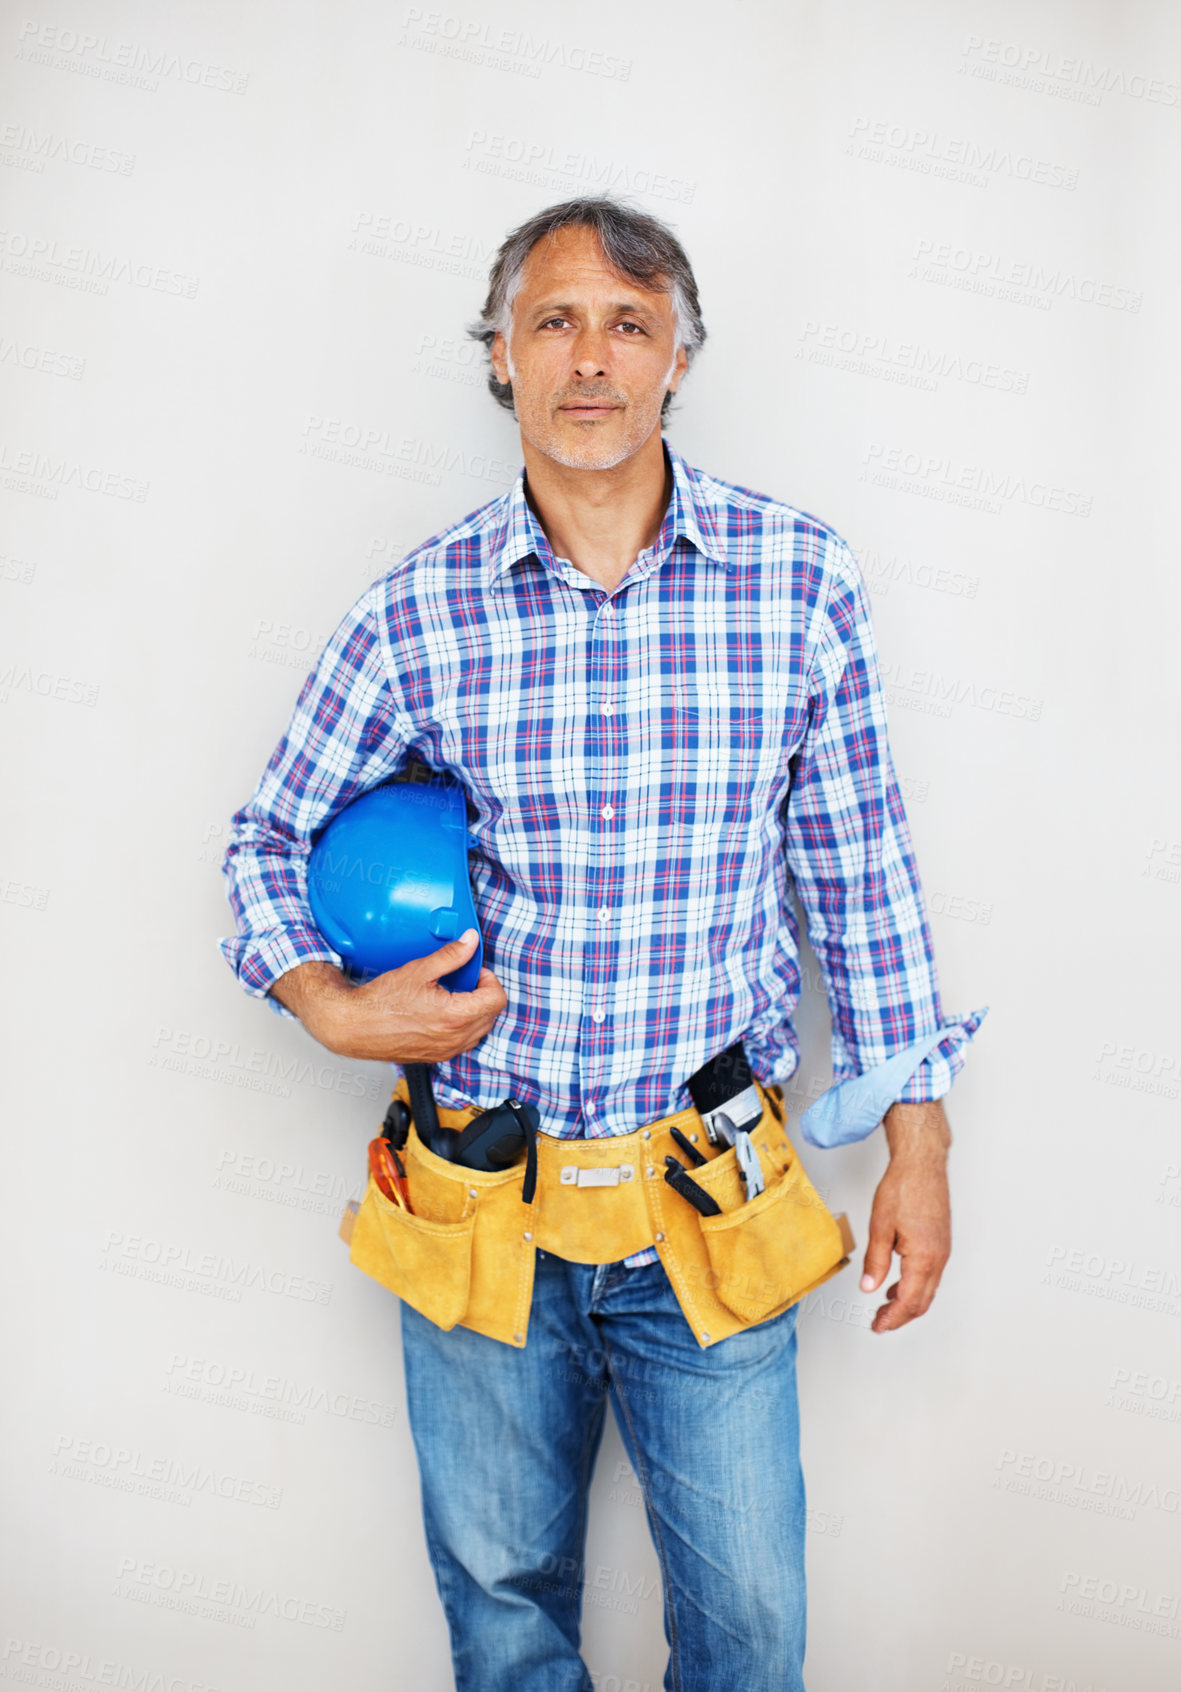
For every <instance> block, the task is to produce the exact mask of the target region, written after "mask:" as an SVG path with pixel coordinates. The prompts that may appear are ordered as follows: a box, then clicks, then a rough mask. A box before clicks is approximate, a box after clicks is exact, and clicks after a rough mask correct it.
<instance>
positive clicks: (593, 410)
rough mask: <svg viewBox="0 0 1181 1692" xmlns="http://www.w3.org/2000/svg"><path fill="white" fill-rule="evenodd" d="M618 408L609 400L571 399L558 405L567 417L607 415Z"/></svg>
mask: <svg viewBox="0 0 1181 1692" xmlns="http://www.w3.org/2000/svg"><path fill="white" fill-rule="evenodd" d="M619 409H620V407H619V406H618V405H616V404H615V403H614V402H613V401H611V400H571V401H569V402H568V403H567V404H566V405H560V406H559V407H558V410H559V411H561V412H564V413H565V415H566V416H567V417H607V416H609V415H610V413H611V412H613V411H618V410H619Z"/></svg>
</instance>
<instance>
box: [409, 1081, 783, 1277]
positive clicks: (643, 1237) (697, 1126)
mask: <svg viewBox="0 0 1181 1692" xmlns="http://www.w3.org/2000/svg"><path fill="white" fill-rule="evenodd" d="M395 1096H397V1097H399V1098H404V1099H407V1100H408V1098H409V1095H408V1093H407V1091H406V1086H405V1082H404V1081H403V1079H402V1078H401V1077H399V1079H398V1082H397V1085H396V1088H395ZM481 1108H482V1107H480V1106H477V1105H472V1106H469V1107H467V1108H465V1109H463V1110H449V1109H448V1108H447V1107H446V1106H444V1105H439V1106H437V1109H438V1115H439V1125H440V1127H442V1128H464V1127H466V1126H467V1124H468V1123H469V1122H470V1121H471V1119H472V1117H474V1116H478V1115H479V1112H480V1109H481ZM674 1128H678V1129H679V1130H680V1131H681V1133H683V1134H685V1135H687V1136H688V1137H689V1139H690V1141H691V1142H693V1143H695V1144H696V1145H697V1146H698V1147H699V1149H700V1150H701V1152H702V1153H703V1155H704V1156H705V1158H706V1159H707V1162H709V1161H712V1160H713V1158H714V1157H716V1156H719V1155H720V1154H721V1153H722V1152H724V1151H725V1150H726V1147H725V1146H723V1145H719V1146H716V1147H715V1146H711V1145H710V1143H709V1139H708V1137H707V1136H706V1135H705V1134H704V1133H703V1132H702V1122H701V1117H700V1116H699V1115H698V1112H697V1110H696V1109H695V1108H694V1107H693V1106H692V1105H690V1106H689V1107H688V1108H687V1109H685V1110H681V1111H677V1112H675V1113H674V1114H673V1115H672V1116H662V1117H659V1118H658V1119H657V1120H656V1121H655V1122H650V1123H648V1124H646V1126H644V1127H643V1128H636V1129H633V1131H632V1132H631V1133H630V1134H607V1135H602V1136H601V1137H599V1138H597V1139H581V1138H579V1139H559V1138H558V1137H557V1135H554V1134H544V1133H543V1134H538V1136H537V1187H536V1193H535V1195H534V1199H533V1220H532V1224H531V1228H532V1233H533V1237H534V1240H535V1241H536V1244H537V1247H538V1249H539V1250H540V1251H548V1252H552V1253H553V1255H554V1256H555V1257H564V1258H566V1259H568V1261H570V1262H572V1263H614V1262H616V1261H617V1260H618V1259H620V1258H623V1257H631V1256H632V1255H633V1254H634V1253H635V1252H637V1251H643V1250H644V1249H645V1247H647V1246H650V1245H655V1244H658V1243H659V1242H658V1240H657V1238H656V1234H657V1232H658V1230H656V1229H654V1227H653V1224H652V1220H651V1214H650V1207H649V1204H648V1202H647V1199H646V1198H645V1193H644V1188H645V1185H646V1183H648V1182H650V1181H656V1180H659V1181H661V1182H663V1180H664V1170H665V1163H664V1160H665V1157H666V1156H669V1155H672V1156H675V1157H680V1156H681V1155H682V1154H681V1150H680V1147H679V1146H678V1145H677V1142H676V1140H675V1139H674V1138H673V1135H672V1129H674ZM753 1138H754V1139H755V1141H756V1143H757V1141H758V1139H759V1135H758V1132H757V1131H756V1133H755V1134H754V1136H753ZM424 1155H425V1156H427V1157H428V1158H430V1157H431V1155H432V1154H431V1153H429V1152H425V1153H424ZM433 1161H437V1162H438V1164H439V1165H440V1173H442V1171H443V1170H446V1171H447V1172H448V1174H449V1175H450V1176H451V1177H452V1178H453V1179H455V1180H459V1181H462V1180H463V1179H464V1178H465V1176H466V1175H467V1174H468V1173H469V1172H468V1171H465V1170H464V1169H463V1168H462V1167H461V1166H460V1165H458V1164H447V1163H444V1162H443V1160H442V1159H438V1160H433ZM520 1179H521V1165H520V1164H519V1163H516V1164H513V1165H512V1166H511V1167H510V1168H508V1169H506V1170H503V1171H501V1172H499V1173H497V1174H496V1175H492V1176H489V1175H487V1174H483V1175H480V1176H479V1177H478V1180H479V1182H480V1183H481V1184H483V1185H487V1184H489V1183H493V1184H496V1185H499V1184H500V1183H501V1182H502V1181H506V1180H507V1181H519V1180H520ZM673 1202H674V1203H676V1204H685V1202H686V1201H685V1200H684V1199H681V1198H676V1197H674V1199H673ZM686 1208H688V1206H686Z"/></svg>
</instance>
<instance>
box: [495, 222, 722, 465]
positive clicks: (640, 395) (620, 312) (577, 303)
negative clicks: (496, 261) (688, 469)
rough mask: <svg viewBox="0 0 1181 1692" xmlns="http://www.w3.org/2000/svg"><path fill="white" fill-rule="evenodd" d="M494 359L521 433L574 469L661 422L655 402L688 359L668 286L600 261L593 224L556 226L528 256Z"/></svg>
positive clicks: (600, 461) (643, 436)
mask: <svg viewBox="0 0 1181 1692" xmlns="http://www.w3.org/2000/svg"><path fill="white" fill-rule="evenodd" d="M492 368H493V370H494V372H495V374H496V379H497V381H499V382H511V383H512V385H513V402H514V404H515V406H516V410H517V420H518V422H519V423H520V425H521V434H522V436H523V437H524V439H525V440H527V441H528V442H529V443H530V444H531V445H532V446H534V447H535V448H536V449H537V451H538V452H541V453H544V454H545V456H546V457H547V458H552V459H556V461H557V462H558V463H559V464H565V465H568V466H569V467H570V468H571V469H574V470H609V469H611V468H612V467H613V466H614V465H616V464H620V463H622V462H623V460H624V459H627V458H631V457H632V455H633V454H634V453H636V452H638V451H639V449H640V447H642V446H643V444H644V442H645V441H646V440H648V438H649V437H650V436H651V434H652V431H653V430H654V429H657V428H659V425H660V407H661V405H662V403H663V401H664V396H665V394H666V393H667V392H668V391H669V389H670V388H671V389H673V390H674V391H675V390H676V388H677V387H678V385H679V383H680V380H681V377H682V376H683V375H684V373H685V371H686V369H687V368H688V360H687V358H686V357H685V350H684V348H683V347H679V346H678V345H677V343H676V335H675V332H674V318H673V302H672V295H671V294H667V293H655V292H652V291H650V290H649V289H647V288H640V287H637V286H636V284H635V283H634V282H629V281H628V280H627V279H626V278H624V277H621V276H618V275H617V274H616V273H615V272H614V271H613V270H609V269H608V268H607V265H606V262H605V260H604V258H603V252H602V248H601V247H600V246H599V242H598V237H597V236H596V235H595V233H594V231H593V230H591V229H583V228H572V229H559V230H558V231H557V232H556V233H555V234H554V235H553V236H552V237H547V238H546V239H545V240H542V241H539V242H538V243H537V245H536V246H535V247H534V249H533V251H532V252H531V253H530V254H529V257H528V259H527V260H526V261H525V269H524V274H523V276H522V281H521V288H520V291H519V293H518V294H517V297H516V299H515V300H514V301H513V318H512V331H511V337H510V339H509V342H508V344H507V345H506V343H505V337H504V336H503V335H501V334H498V335H497V336H496V337H495V339H494V340H493V343H492Z"/></svg>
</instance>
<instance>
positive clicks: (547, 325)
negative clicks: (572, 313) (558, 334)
mask: <svg viewBox="0 0 1181 1692" xmlns="http://www.w3.org/2000/svg"><path fill="white" fill-rule="evenodd" d="M566 321H567V319H566V318H564V317H547V318H546V320H545V322H544V323H543V324H542V325H541V327H542V328H543V329H552V328H553V326H554V325H555V324H558V325H559V326H561V325H562V324H563V323H565V322H566Z"/></svg>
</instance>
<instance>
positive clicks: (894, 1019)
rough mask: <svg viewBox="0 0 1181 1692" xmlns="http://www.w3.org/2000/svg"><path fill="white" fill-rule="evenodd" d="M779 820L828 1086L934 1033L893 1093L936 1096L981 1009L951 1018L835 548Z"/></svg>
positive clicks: (870, 671)
mask: <svg viewBox="0 0 1181 1692" xmlns="http://www.w3.org/2000/svg"><path fill="white" fill-rule="evenodd" d="M809 705H810V720H809V724H808V728H807V731H806V733H805V736H804V739H803V741H802V743H801V744H800V746H799V747H798V748H797V752H796V758H797V760H798V761H797V764H796V770H795V780H794V783H793V787H792V791H791V798H790V802H789V805H788V809H787V815H786V819H785V827H786V844H787V859H788V865H789V868H790V870H791V873H792V877H793V880H794V883H795V887H796V892H797V894H798V896H799V900H800V904H801V906H802V908H803V911H804V914H805V918H806V921H807V927H808V936H809V939H810V940H811V943H812V948H813V951H814V952H815V954H816V958H817V961H818V963H819V965H820V969H821V973H822V975H823V978H824V984H825V989H826V992H827V996H828V1002H829V1007H830V1010H831V1013H832V1062H833V1076H834V1081H835V1082H837V1083H840V1082H842V1081H846V1080H849V1079H851V1078H852V1077H854V1076H859V1075H864V1074H866V1073H867V1072H868V1071H870V1070H872V1069H874V1068H876V1067H877V1066H878V1065H880V1064H883V1063H885V1062H887V1061H888V1060H889V1059H891V1058H894V1057H897V1056H898V1055H899V1054H900V1053H902V1052H904V1051H905V1050H906V1049H907V1048H908V1047H911V1046H915V1045H916V1044H917V1043H918V1042H919V1041H920V1040H923V1039H924V1038H925V1037H928V1036H930V1035H932V1034H934V1033H936V1032H938V1031H940V1030H942V1031H943V1038H942V1039H941V1040H940V1042H939V1043H938V1045H936V1046H935V1048H934V1049H933V1050H932V1051H930V1053H929V1055H928V1056H926V1057H925V1058H923V1059H922V1061H920V1062H918V1064H917V1067H916V1068H915V1069H914V1071H913V1073H912V1074H911V1075H910V1078H909V1080H908V1081H906V1083H905V1085H904V1087H903V1089H902V1090H901V1091H900V1092H899V1093H898V1095H897V1097H898V1098H899V1099H900V1100H902V1101H904V1102H908V1103H919V1102H922V1101H925V1100H930V1099H938V1098H941V1097H942V1096H943V1094H944V1093H946V1092H947V1091H948V1089H949V1088H950V1086H951V1084H952V1081H953V1080H954V1079H955V1076H956V1074H957V1073H958V1072H959V1070H960V1069H961V1068H962V1066H963V1062H964V1049H965V1047H966V1046H967V1044H968V1042H969V1040H970V1039H971V1038H972V1035H973V1034H974V1033H975V1031H976V1028H977V1027H978V1026H979V1023H980V1020H981V1018H982V1015H983V1012H973V1013H972V1014H971V1015H970V1016H965V1017H962V1018H958V1019H948V1018H946V1017H945V1016H944V1014H943V1010H942V1006H941V1003H940V996H939V984H938V977H937V974H936V968H935V958H934V951H933V948H932V945H931V935H930V930H929V928H928V925H927V918H926V909H925V903H924V899H923V891H922V886H921V883H920V881H919V874H918V868H917V866H916V863H915V857H914V848H913V845H912V843H911V838H910V830H909V828H908V825H907V821H906V812H905V809H904V807H903V803H902V795H901V793H900V792H899V788H898V781H897V778H896V776H895V773H894V766H893V762H892V760H891V757H890V749H889V744H888V740H887V733H886V708H885V698H884V695H883V691H882V684H881V677H880V674H879V669H878V660H877V653H876V649H875V646H874V639H873V630H872V627H871V624H870V616H869V605H868V601H867V597H866V593H865V588H864V584H863V583H862V580H861V576H860V572H859V571H858V569H857V566H856V564H855V562H854V560H853V558H852V556H851V554H850V553H849V552H848V549H847V548H842V549H841V552H840V555H839V557H838V560H837V565H836V568H835V570H834V573H833V585H832V591H831V592H830V595H829V597H828V601H827V603H826V605H825V606H824V608H823V611H822V613H821V622H820V627H819V630H818V633H817V639H816V643H815V656H814V660H813V663H812V669H811V680H810V686H809Z"/></svg>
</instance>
